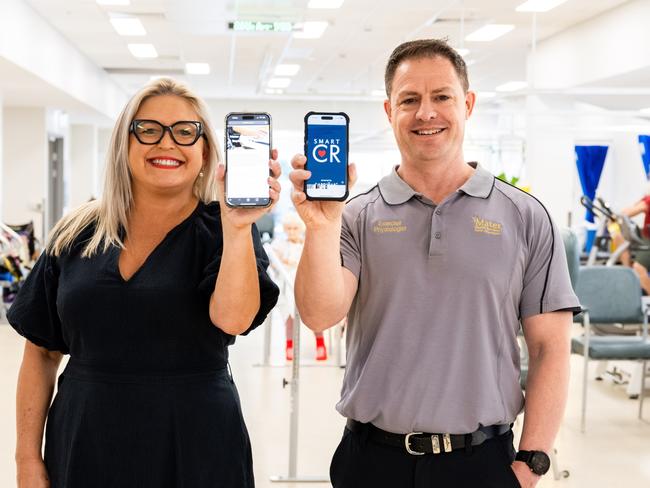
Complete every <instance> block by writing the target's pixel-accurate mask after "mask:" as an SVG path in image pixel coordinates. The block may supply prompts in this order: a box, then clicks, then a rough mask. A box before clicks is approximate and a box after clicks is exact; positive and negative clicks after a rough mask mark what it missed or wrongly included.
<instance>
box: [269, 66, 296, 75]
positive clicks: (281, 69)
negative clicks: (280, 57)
mask: <svg viewBox="0 0 650 488" xmlns="http://www.w3.org/2000/svg"><path fill="white" fill-rule="evenodd" d="M298 71H300V65H299V64H278V65H277V66H276V67H275V71H274V72H273V74H274V75H275V76H295V75H296V74H298Z"/></svg>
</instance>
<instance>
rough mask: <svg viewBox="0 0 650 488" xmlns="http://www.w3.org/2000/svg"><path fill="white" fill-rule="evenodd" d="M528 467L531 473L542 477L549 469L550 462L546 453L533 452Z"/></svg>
mask: <svg viewBox="0 0 650 488" xmlns="http://www.w3.org/2000/svg"><path fill="white" fill-rule="evenodd" d="M528 466H530V469H531V470H532V472H533V473H535V474H539V475H543V474H545V473H546V472H547V471H548V468H550V467H551V460H550V459H549V457H548V456H547V455H546V453H544V452H541V451H535V452H534V453H533V455H532V457H531V458H530V461H529V462H528Z"/></svg>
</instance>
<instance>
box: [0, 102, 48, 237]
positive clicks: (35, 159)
mask: <svg viewBox="0 0 650 488" xmlns="http://www.w3.org/2000/svg"><path fill="white" fill-rule="evenodd" d="M2 138H3V139H4V144H3V151H2V153H3V162H4V165H3V173H2V176H3V178H2V207H3V220H4V221H5V222H7V223H9V224H24V223H26V222H29V221H33V222H34V229H35V231H36V236H37V238H38V239H40V240H41V242H43V210H44V209H43V202H44V200H45V198H46V196H47V186H46V185H47V181H48V179H47V178H48V171H47V168H48V163H47V157H48V139H47V123H46V110H45V108H43V107H36V108H32V107H5V108H4V124H3V131H2Z"/></svg>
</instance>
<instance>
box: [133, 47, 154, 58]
mask: <svg viewBox="0 0 650 488" xmlns="http://www.w3.org/2000/svg"><path fill="white" fill-rule="evenodd" d="M127 47H128V48H129V51H131V54H133V55H134V56H135V57H136V58H157V57H158V53H157V52H156V48H155V47H154V46H153V44H129V45H128V46H127Z"/></svg>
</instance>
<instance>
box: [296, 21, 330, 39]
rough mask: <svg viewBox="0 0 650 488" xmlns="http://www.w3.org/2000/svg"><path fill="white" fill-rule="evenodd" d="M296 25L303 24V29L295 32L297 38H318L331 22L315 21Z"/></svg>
mask: <svg viewBox="0 0 650 488" xmlns="http://www.w3.org/2000/svg"><path fill="white" fill-rule="evenodd" d="M296 25H298V26H302V30H300V31H297V32H294V33H293V37H295V38H296V39H318V38H319V37H320V36H322V35H323V32H325V29H327V26H328V25H329V24H328V23H327V22H325V21H313V22H303V23H302V24H296Z"/></svg>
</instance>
